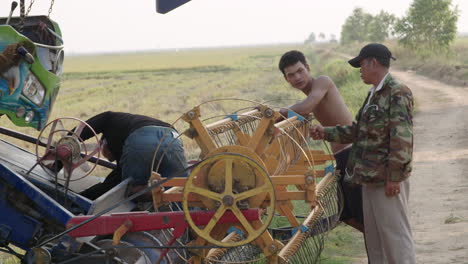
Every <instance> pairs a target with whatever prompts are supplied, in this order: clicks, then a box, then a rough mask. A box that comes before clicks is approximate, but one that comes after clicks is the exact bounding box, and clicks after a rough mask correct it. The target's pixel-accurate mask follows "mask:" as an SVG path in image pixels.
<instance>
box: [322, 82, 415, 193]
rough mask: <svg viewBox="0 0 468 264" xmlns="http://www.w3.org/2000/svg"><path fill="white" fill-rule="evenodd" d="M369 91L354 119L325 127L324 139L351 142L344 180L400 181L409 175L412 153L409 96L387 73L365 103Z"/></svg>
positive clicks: (360, 181)
mask: <svg viewBox="0 0 468 264" xmlns="http://www.w3.org/2000/svg"><path fill="white" fill-rule="evenodd" d="M370 94H371V93H369V94H368V95H367V98H366V100H365V101H364V105H363V106H362V107H361V109H360V110H359V112H358V114H357V116H356V120H357V121H356V122H353V124H352V125H350V126H336V127H327V128H325V139H326V140H327V141H332V142H339V143H353V147H352V149H351V153H350V156H349V160H348V164H347V168H346V171H347V174H346V175H347V177H348V180H351V181H352V182H355V183H363V184H378V185H380V184H384V183H385V182H386V181H398V182H399V181H403V180H405V179H406V178H408V177H409V174H410V172H411V161H412V156H413V95H412V93H411V90H410V89H409V88H408V87H407V86H406V85H404V84H401V83H398V82H397V81H395V80H394V79H393V78H392V76H391V75H390V74H389V75H387V77H386V78H385V80H384V83H383V86H382V88H381V89H380V90H378V91H375V93H374V95H373V96H372V97H371V99H370V102H369V103H368V104H367V105H366V102H367V100H368V99H369V96H370ZM349 177H351V178H349Z"/></svg>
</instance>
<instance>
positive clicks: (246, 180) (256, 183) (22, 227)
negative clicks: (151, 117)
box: [0, 1, 342, 263]
mask: <svg viewBox="0 0 468 264" xmlns="http://www.w3.org/2000/svg"><path fill="white" fill-rule="evenodd" d="M185 2H187V1H169V2H165V1H158V10H159V11H160V12H162V13H164V12H168V11H169V10H170V9H172V8H174V7H175V6H176V5H180V4H183V3H185ZM167 3H169V6H166V4H167ZM14 7H15V6H12V10H14ZM21 7H22V11H21V16H20V17H12V16H11V13H10V16H9V17H8V18H3V19H0V52H1V54H0V115H4V116H6V117H7V118H9V119H10V120H11V121H12V122H13V123H14V124H15V125H17V126H29V127H33V128H35V129H37V130H38V131H40V133H39V136H37V137H34V138H33V137H30V136H28V135H25V134H21V133H19V132H15V131H12V130H9V129H6V128H0V132H1V134H3V135H6V136H5V137H4V136H2V138H0V189H1V192H0V193H1V196H0V210H1V212H2V213H1V214H0V247H1V249H0V250H1V251H3V252H7V253H10V254H13V255H15V256H17V257H18V258H19V259H20V260H21V261H22V262H23V263H187V262H190V263H282V262H284V263H286V262H288V263H314V262H316V261H317V260H318V257H319V254H320V252H321V250H322V247H323V240H324V233H325V232H326V231H328V230H329V229H331V228H332V227H334V226H335V225H336V223H338V216H339V214H340V209H341V204H340V203H342V199H341V193H340V190H339V188H338V187H337V183H336V176H335V174H334V168H333V156H331V155H330V154H327V153H326V152H325V151H323V150H322V147H316V148H315V149H314V148H312V147H311V146H312V145H313V144H312V143H313V142H310V139H309V137H308V127H309V125H310V124H311V121H312V118H304V117H302V116H299V115H297V114H295V113H293V112H290V113H289V114H288V116H286V117H284V116H281V115H280V114H279V113H278V112H277V111H275V110H274V107H272V106H269V105H268V104H265V103H258V102H253V101H247V100H239V99H236V100H235V101H242V102H243V103H244V107H243V108H242V109H237V111H230V112H229V114H222V115H219V114H213V112H212V111H211V110H212V109H214V108H216V107H218V108H219V106H220V105H222V104H223V103H225V102H227V101H229V100H214V101H211V102H206V103H203V104H201V105H198V106H195V107H194V108H192V109H191V110H189V111H187V112H185V113H184V114H183V115H182V116H181V117H180V118H179V119H178V120H176V122H174V124H173V125H174V126H175V127H183V128H184V130H183V131H184V132H183V133H181V134H182V136H183V137H184V142H185V143H186V155H187V156H188V157H189V158H191V161H190V162H189V163H190V165H189V167H187V168H186V169H185V170H184V171H181V172H180V175H186V174H187V173H188V174H189V176H188V177H173V178H167V177H165V175H160V174H158V173H156V171H158V166H159V164H157V161H156V159H155V162H154V163H155V164H154V167H155V170H154V171H155V172H153V173H152V174H151V175H148V176H149V178H150V180H149V182H148V187H146V188H145V189H143V190H141V191H139V192H137V193H133V194H129V193H128V191H127V186H128V185H129V181H128V180H125V181H123V182H121V183H120V184H118V185H117V186H115V187H114V188H113V189H111V190H110V191H108V192H106V193H105V194H103V195H102V196H100V197H98V198H97V199H95V200H90V199H87V198H85V197H83V196H82V195H80V194H79V193H80V191H82V190H84V189H86V188H87V187H89V186H91V185H93V184H95V183H96V181H95V179H97V177H93V176H92V174H93V172H94V171H93V169H94V168H95V167H97V166H104V167H107V168H114V167H115V164H112V163H109V162H105V161H103V160H101V159H99V152H100V145H99V140H98V137H97V136H94V137H93V138H92V139H91V140H88V141H91V142H88V141H87V142H84V141H83V140H82V139H81V138H80V137H79V134H80V131H81V130H82V129H83V128H85V127H87V126H88V125H87V124H86V123H85V122H83V121H81V120H79V119H76V118H61V119H57V120H53V121H52V122H49V123H47V122H48V117H49V114H50V111H51V110H52V106H53V103H54V99H55V97H56V95H57V93H58V90H59V85H60V75H61V72H62V63H63V58H64V55H63V40H62V37H61V32H60V28H59V26H58V24H57V23H55V22H54V21H52V20H51V19H50V18H49V17H48V16H32V17H31V16H27V14H25V11H24V2H22V3H21ZM232 100H234V99H231V101H232ZM210 105H211V107H209V106H210ZM213 105H216V107H212V106H213ZM279 119H282V121H280V122H277V121H278V120H279ZM9 137H15V138H18V139H20V140H23V141H27V142H30V143H31V144H34V149H35V151H34V152H29V151H27V150H25V149H22V148H20V147H19V146H16V145H14V144H13V143H11V142H9V141H7V140H6V139H7V138H9ZM311 144H312V145H311ZM59 165H60V166H59ZM90 175H91V176H90ZM12 246H14V247H12Z"/></svg>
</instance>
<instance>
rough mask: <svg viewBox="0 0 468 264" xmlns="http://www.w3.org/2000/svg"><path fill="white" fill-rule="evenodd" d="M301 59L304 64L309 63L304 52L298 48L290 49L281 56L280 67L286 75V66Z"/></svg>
mask: <svg viewBox="0 0 468 264" xmlns="http://www.w3.org/2000/svg"><path fill="white" fill-rule="evenodd" d="M299 61H300V62H302V64H304V65H307V62H306V58H305V56H304V54H303V53H302V52H300V51H298V50H290V51H288V52H286V53H285V54H283V56H281V59H280V61H279V64H278V68H279V69H280V71H281V72H282V73H283V75H284V68H286V67H288V66H291V65H294V64H296V63H298V62H299Z"/></svg>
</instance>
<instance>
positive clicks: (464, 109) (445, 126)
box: [391, 70, 468, 264]
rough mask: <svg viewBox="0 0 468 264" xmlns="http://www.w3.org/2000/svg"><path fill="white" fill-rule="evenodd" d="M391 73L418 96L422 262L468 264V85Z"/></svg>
mask: <svg viewBox="0 0 468 264" xmlns="http://www.w3.org/2000/svg"><path fill="white" fill-rule="evenodd" d="M391 72H392V74H393V76H395V77H396V78H397V79H399V80H401V81H402V82H403V83H405V84H406V85H408V86H409V87H410V88H411V90H412V91H413V94H414V97H415V100H416V108H417V113H416V114H415V118H414V133H415V134H414V140H415V145H414V151H415V152H414V164H413V166H414V171H413V173H412V176H411V192H410V210H411V222H412V229H413V237H414V240H415V244H416V259H417V263H424V264H426V263H437V264H446V263H468V87H454V86H449V85H446V84H442V83H440V82H437V81H434V80H431V79H427V78H425V77H421V76H419V75H416V74H414V73H409V72H400V71H395V70H392V71H391Z"/></svg>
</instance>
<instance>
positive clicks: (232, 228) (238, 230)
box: [227, 226, 244, 236]
mask: <svg viewBox="0 0 468 264" xmlns="http://www.w3.org/2000/svg"><path fill="white" fill-rule="evenodd" d="M232 232H236V234H238V235H239V236H243V235H244V232H242V230H240V229H237V228H235V227H233V226H231V227H229V229H228V231H227V233H228V234H230V233H232Z"/></svg>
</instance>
